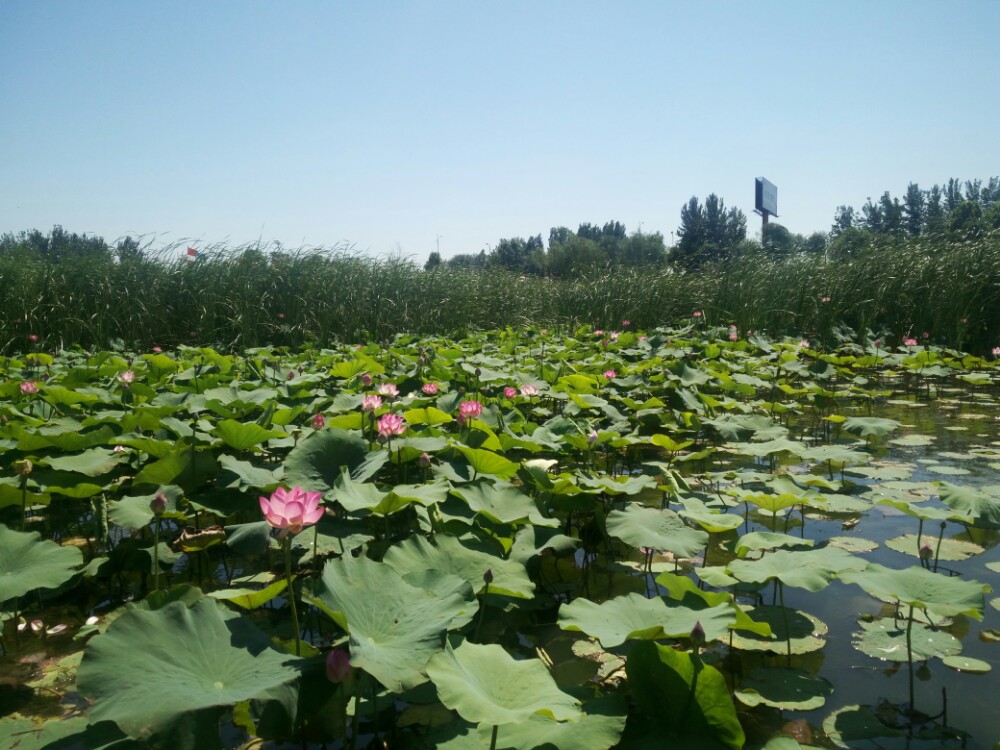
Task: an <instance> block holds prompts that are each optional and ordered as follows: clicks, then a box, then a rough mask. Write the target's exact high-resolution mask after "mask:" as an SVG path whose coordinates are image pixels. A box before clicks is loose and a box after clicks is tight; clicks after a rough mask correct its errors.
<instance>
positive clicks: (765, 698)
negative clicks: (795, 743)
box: [734, 667, 833, 711]
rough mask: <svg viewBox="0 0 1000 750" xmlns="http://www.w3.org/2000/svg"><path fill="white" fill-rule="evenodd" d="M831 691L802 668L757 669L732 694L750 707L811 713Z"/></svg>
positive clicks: (815, 676)
mask: <svg viewBox="0 0 1000 750" xmlns="http://www.w3.org/2000/svg"><path fill="white" fill-rule="evenodd" d="M832 692H833V683H831V682H830V681H829V680H826V679H824V678H822V677H820V676H819V675H815V674H812V673H811V672H806V671H805V670H803V669H792V668H785V667H758V668H757V669H755V670H753V671H752V672H751V673H750V674H749V675H747V676H746V677H745V678H743V680H742V681H741V682H740V686H739V688H738V689H737V690H736V691H735V693H734V695H735V696H736V698H737V700H739V701H740V703H742V704H744V705H746V706H749V707H750V708H753V707H755V706H760V705H764V706H771V707H772V708H779V709H782V710H786V711H811V710H813V709H815V708H820V707H821V706H823V704H825V703H826V696H828V695H830V693H832Z"/></svg>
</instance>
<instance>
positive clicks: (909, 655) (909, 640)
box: [906, 604, 916, 716]
mask: <svg viewBox="0 0 1000 750" xmlns="http://www.w3.org/2000/svg"><path fill="white" fill-rule="evenodd" d="M912 630H913V605H912V604H911V605H910V613H909V617H907V621H906V663H907V666H908V667H909V674H910V715H911V716H912V715H913V713H914V711H916V706H915V705H914V703H913V637H912Z"/></svg>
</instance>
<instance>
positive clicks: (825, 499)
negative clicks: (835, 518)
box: [806, 492, 872, 514]
mask: <svg viewBox="0 0 1000 750" xmlns="http://www.w3.org/2000/svg"><path fill="white" fill-rule="evenodd" d="M806 505H808V506H809V507H810V508H815V509H816V510H818V511H820V512H821V513H840V514H843V513H867V512H868V511H869V510H871V508H872V503H871V501H869V500H866V499H864V498H862V497H856V496H854V495H844V494H842V493H839V492H826V493H824V494H822V495H813V496H812V497H810V498H809V499H808V500H807V501H806Z"/></svg>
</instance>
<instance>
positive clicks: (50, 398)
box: [41, 385, 101, 406]
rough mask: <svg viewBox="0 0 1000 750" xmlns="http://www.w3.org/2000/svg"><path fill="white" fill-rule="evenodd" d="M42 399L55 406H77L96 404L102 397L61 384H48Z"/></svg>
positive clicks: (43, 391)
mask: <svg viewBox="0 0 1000 750" xmlns="http://www.w3.org/2000/svg"><path fill="white" fill-rule="evenodd" d="M41 395H42V399H43V400H44V401H45V402H46V403H49V404H52V405H53V406H75V405H76V404H96V403H98V402H99V401H100V400H101V398H100V397H99V396H97V395H95V394H93V393H81V392H80V391H77V390H72V389H70V388H63V387H62V386H59V385H46V386H45V388H44V389H43V390H42V394H41Z"/></svg>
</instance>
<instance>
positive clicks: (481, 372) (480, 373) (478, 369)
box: [476, 367, 483, 378]
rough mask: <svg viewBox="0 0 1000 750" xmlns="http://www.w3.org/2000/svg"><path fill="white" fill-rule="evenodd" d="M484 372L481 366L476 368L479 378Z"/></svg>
mask: <svg viewBox="0 0 1000 750" xmlns="http://www.w3.org/2000/svg"><path fill="white" fill-rule="evenodd" d="M482 374H483V371H482V370H481V369H480V368H478V367H477V368H476V377H477V378H478V377H479V376H480V375H482Z"/></svg>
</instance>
